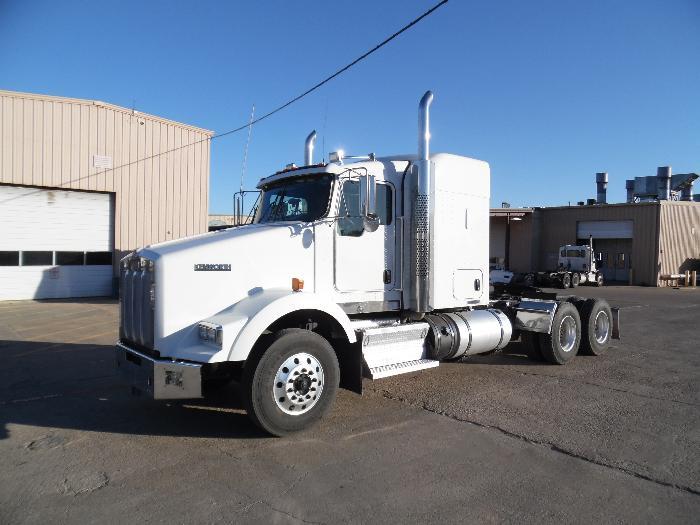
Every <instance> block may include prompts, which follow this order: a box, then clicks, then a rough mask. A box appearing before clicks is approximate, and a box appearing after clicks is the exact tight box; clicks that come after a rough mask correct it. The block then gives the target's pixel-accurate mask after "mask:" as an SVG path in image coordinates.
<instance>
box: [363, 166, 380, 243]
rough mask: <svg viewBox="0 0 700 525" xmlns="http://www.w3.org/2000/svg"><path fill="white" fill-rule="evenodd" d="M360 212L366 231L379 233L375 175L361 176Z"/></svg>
mask: <svg viewBox="0 0 700 525" xmlns="http://www.w3.org/2000/svg"><path fill="white" fill-rule="evenodd" d="M360 210H361V211H362V228H363V229H364V231H366V232H374V231H377V228H379V217H378V216H377V183H376V181H375V179H374V175H361V176H360Z"/></svg>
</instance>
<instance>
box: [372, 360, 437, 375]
mask: <svg viewBox="0 0 700 525" xmlns="http://www.w3.org/2000/svg"><path fill="white" fill-rule="evenodd" d="M439 364H440V361H435V360H434V359H416V360H415V361H406V362H404V363H393V364H390V365H382V366H377V367H374V368H370V369H369V374H368V375H369V378H370V379H381V378H383V377H389V376H396V375H399V374H407V373H409V372H417V371H418V370H425V369H426V368H434V367H436V366H438V365H439Z"/></svg>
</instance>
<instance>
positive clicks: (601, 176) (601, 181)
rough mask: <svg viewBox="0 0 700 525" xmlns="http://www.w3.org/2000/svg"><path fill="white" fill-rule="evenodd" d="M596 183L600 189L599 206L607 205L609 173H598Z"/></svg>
mask: <svg viewBox="0 0 700 525" xmlns="http://www.w3.org/2000/svg"><path fill="white" fill-rule="evenodd" d="M595 183H596V186H597V187H598V196H597V197H598V204H605V203H607V202H608V174H607V173H596V174H595Z"/></svg>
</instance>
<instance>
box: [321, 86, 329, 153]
mask: <svg viewBox="0 0 700 525" xmlns="http://www.w3.org/2000/svg"><path fill="white" fill-rule="evenodd" d="M327 121H328V97H326V112H325V113H324V114H323V130H322V131H321V162H322V163H323V164H325V163H326V122H327Z"/></svg>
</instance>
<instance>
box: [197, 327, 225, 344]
mask: <svg viewBox="0 0 700 525" xmlns="http://www.w3.org/2000/svg"><path fill="white" fill-rule="evenodd" d="M199 338H200V339H201V340H202V341H205V342H208V343H213V344H215V345H218V346H221V344H222V343H223V340H224V329H223V328H222V327H221V326H220V325H218V324H213V323H199Z"/></svg>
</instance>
